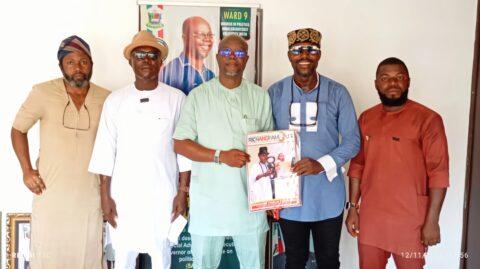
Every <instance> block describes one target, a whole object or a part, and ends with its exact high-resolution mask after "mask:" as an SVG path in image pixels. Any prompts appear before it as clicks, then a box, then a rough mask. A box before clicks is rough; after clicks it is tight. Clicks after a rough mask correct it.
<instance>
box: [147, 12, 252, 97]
mask: <svg viewBox="0 0 480 269" xmlns="http://www.w3.org/2000/svg"><path fill="white" fill-rule="evenodd" d="M256 16H257V9H256V8H250V7H220V6H185V5H178V6H176V5H140V29H141V30H147V31H149V32H151V33H152V34H153V35H154V36H156V37H157V38H161V39H163V40H164V41H165V42H166V43H167V45H168V47H169V53H168V57H167V58H166V60H165V61H164V64H163V67H162V70H161V71H160V78H159V79H160V81H162V82H164V83H166V84H168V85H170V86H173V87H175V88H178V89H180V90H182V91H183V92H184V93H185V94H186V95H188V93H189V92H190V91H191V90H192V89H193V88H195V87H197V86H199V85H200V84H202V83H203V82H206V81H208V80H210V79H212V78H214V77H215V76H217V75H218V65H217V61H216V57H215V55H216V54H217V51H218V43H219V42H220V40H221V39H222V38H223V37H224V36H227V35H231V34H235V35H239V36H241V37H243V38H244V39H245V40H246V41H247V44H248V55H249V60H248V62H247V66H246V68H245V71H244V73H243V76H244V78H245V79H247V80H248V81H251V82H257V81H256V80H259V78H256V71H257V70H256V62H257V61H258V59H257V53H256V47H257V40H256V38H255V37H256V36H257V33H256V30H257V18H256Z"/></svg>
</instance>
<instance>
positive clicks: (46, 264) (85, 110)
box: [11, 36, 109, 269]
mask: <svg viewBox="0 0 480 269" xmlns="http://www.w3.org/2000/svg"><path fill="white" fill-rule="evenodd" d="M57 58H58V60H59V66H60V69H61V71H62V73H63V78H58V79H54V80H51V81H47V82H44V83H41V84H38V85H35V86H34V87H33V89H32V91H31V92H30V95H29V96H28V98H27V100H26V101H25V102H24V103H23V105H22V107H21V108H20V110H19V112H18V114H17V116H16V118H15V121H14V123H13V128H12V132H11V135H12V144H13V148H14V150H15V153H16V155H17V158H18V160H19V162H20V166H21V168H22V172H23V181H24V183H25V185H26V186H27V187H28V188H29V189H30V191H32V192H33V193H34V194H35V195H34V197H33V206H32V221H31V247H30V266H31V268H34V269H56V268H69V269H76V268H78V269H97V268H102V213H101V204H100V190H99V178H98V176H97V175H95V174H93V173H89V172H88V170H87V166H88V163H89V161H90V156H91V153H92V148H93V144H94V142H95V135H96V133H97V126H98V121H99V118H100V113H101V110H102V106H103V102H104V100H105V98H106V97H107V95H108V94H109V91H107V90H106V89H103V88H101V87H99V86H97V85H95V84H93V83H90V82H89V80H90V77H91V75H92V65H93V63H92V59H91V54H90V48H89V46H88V44H87V43H86V42H85V41H84V40H82V39H81V38H79V37H77V36H71V37H69V38H67V39H65V40H63V42H62V43H61V45H60V48H59V50H58V54H57ZM37 121H40V152H39V157H38V159H37V162H36V166H35V167H36V168H34V167H33V166H32V164H31V161H30V155H29V151H28V138H27V132H28V130H29V129H30V128H31V127H32V126H33V125H34V124H35V123H36V122H37Z"/></svg>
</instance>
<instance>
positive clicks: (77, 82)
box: [62, 70, 92, 88]
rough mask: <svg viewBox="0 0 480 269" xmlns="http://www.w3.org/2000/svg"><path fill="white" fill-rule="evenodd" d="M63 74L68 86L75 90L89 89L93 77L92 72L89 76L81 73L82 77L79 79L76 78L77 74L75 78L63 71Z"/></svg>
mask: <svg viewBox="0 0 480 269" xmlns="http://www.w3.org/2000/svg"><path fill="white" fill-rule="evenodd" d="M62 74H63V78H64V79H65V81H67V83H68V85H70V86H72V87H75V88H84V87H87V86H88V84H89V83H90V78H91V77H92V72H90V73H88V74H83V73H79V74H81V75H82V76H81V77H77V78H75V77H74V76H75V75H77V74H75V75H73V76H70V75H68V74H66V73H65V72H64V71H63V70H62Z"/></svg>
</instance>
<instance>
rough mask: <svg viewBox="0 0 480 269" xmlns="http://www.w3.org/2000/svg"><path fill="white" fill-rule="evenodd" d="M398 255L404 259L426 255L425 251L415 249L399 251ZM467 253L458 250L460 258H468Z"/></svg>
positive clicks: (422, 257) (419, 257) (423, 257)
mask: <svg viewBox="0 0 480 269" xmlns="http://www.w3.org/2000/svg"><path fill="white" fill-rule="evenodd" d="M400 256H401V257H402V258H404V259H425V257H427V252H421V251H418V252H415V251H410V252H400ZM468 257H469V255H468V253H467V252H460V254H459V258H460V259H468Z"/></svg>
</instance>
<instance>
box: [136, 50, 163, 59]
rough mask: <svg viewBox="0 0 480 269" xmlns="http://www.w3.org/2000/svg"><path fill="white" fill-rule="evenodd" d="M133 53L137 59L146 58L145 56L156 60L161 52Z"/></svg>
mask: <svg viewBox="0 0 480 269" xmlns="http://www.w3.org/2000/svg"><path fill="white" fill-rule="evenodd" d="M132 55H133V57H135V59H137V60H144V59H145V58H148V59H150V60H154V61H156V60H158V58H159V57H160V54H159V53H158V52H156V51H134V52H132Z"/></svg>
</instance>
